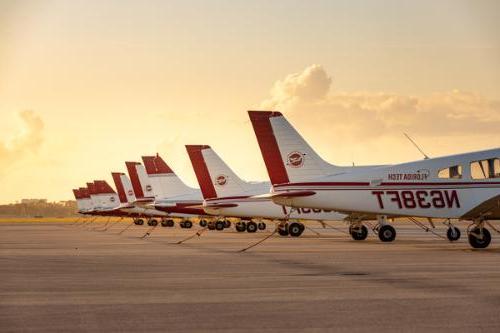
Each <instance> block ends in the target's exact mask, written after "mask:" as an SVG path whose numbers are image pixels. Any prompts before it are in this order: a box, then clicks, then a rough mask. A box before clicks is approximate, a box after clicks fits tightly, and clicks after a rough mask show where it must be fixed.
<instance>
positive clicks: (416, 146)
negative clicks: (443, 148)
mask: <svg viewBox="0 0 500 333" xmlns="http://www.w3.org/2000/svg"><path fill="white" fill-rule="evenodd" d="M403 134H404V135H405V136H406V138H407V139H408V140H410V142H411V143H412V144H413V145H414V146H415V148H417V149H418V151H419V152H420V153H421V154H422V155H424V160H428V159H429V156H427V154H426V153H424V151H423V150H422V149H421V148H420V147H419V146H418V145H417V144H416V142H415V141H413V139H412V138H410V136H409V135H408V134H406V133H404V132H403Z"/></svg>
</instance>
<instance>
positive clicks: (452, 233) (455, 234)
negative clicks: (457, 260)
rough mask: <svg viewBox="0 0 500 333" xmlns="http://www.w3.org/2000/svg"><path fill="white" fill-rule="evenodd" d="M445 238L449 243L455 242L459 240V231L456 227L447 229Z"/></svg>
mask: <svg viewBox="0 0 500 333" xmlns="http://www.w3.org/2000/svg"><path fill="white" fill-rule="evenodd" d="M446 237H448V240H449V241H450V242H455V241H457V240H459V239H460V229H458V228H457V227H449V228H448V230H447V231H446Z"/></svg>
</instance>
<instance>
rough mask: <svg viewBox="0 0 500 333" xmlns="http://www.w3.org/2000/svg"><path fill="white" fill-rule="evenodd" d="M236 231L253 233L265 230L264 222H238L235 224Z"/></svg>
mask: <svg viewBox="0 0 500 333" xmlns="http://www.w3.org/2000/svg"><path fill="white" fill-rule="evenodd" d="M235 227H236V231H238V232H245V231H247V232H249V233H254V232H257V230H266V227H267V226H266V224H265V223H264V222H259V223H255V222H253V221H239V222H236V224H235Z"/></svg>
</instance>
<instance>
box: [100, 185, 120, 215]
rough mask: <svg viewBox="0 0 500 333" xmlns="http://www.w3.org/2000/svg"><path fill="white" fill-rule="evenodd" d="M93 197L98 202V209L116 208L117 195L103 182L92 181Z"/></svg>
mask: <svg viewBox="0 0 500 333" xmlns="http://www.w3.org/2000/svg"><path fill="white" fill-rule="evenodd" d="M94 185H95V197H96V199H97V200H98V207H99V208H102V209H112V208H115V207H116V206H118V204H119V203H118V201H119V198H118V195H117V194H116V192H115V190H113V188H112V187H111V186H109V184H108V183H107V182H106V181H105V180H96V181H94Z"/></svg>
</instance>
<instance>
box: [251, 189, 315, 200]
mask: <svg viewBox="0 0 500 333" xmlns="http://www.w3.org/2000/svg"><path fill="white" fill-rule="evenodd" d="M315 194H316V192H314V191H283V192H274V193H266V194H261V195H254V196H252V198H269V199H272V198H297V197H310V196H311V195H315Z"/></svg>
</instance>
